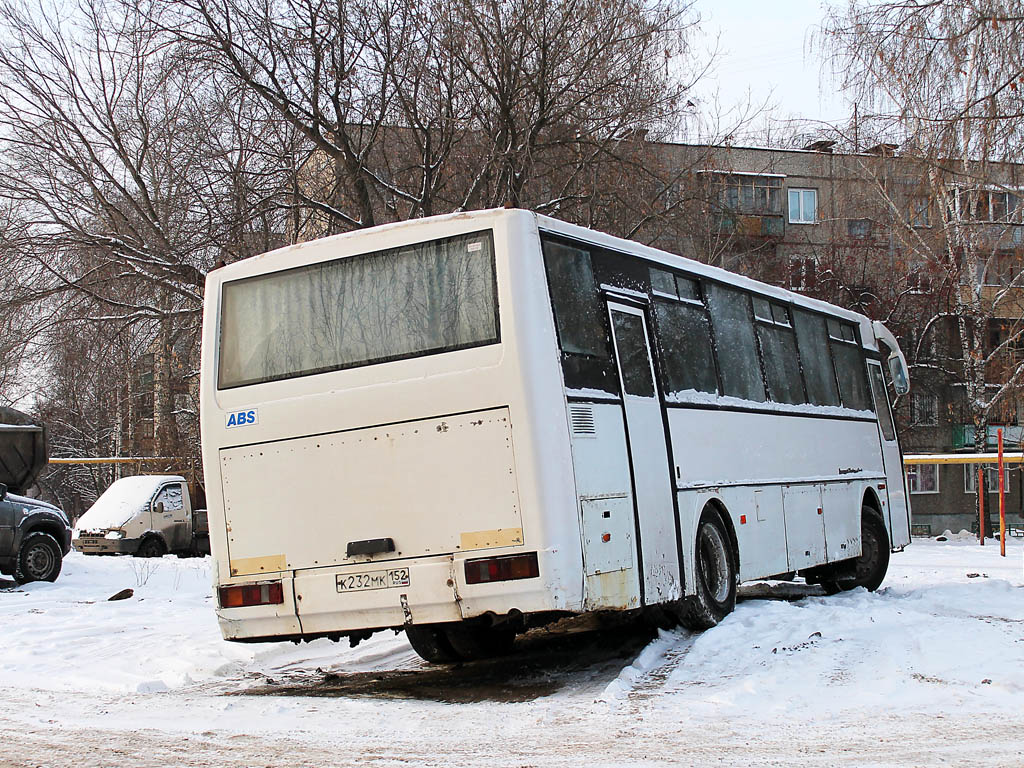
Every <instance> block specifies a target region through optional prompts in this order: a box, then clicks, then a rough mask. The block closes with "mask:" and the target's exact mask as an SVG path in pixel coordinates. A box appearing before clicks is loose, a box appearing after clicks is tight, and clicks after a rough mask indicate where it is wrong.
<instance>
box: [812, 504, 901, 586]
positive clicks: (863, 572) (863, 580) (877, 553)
mask: <svg viewBox="0 0 1024 768" xmlns="http://www.w3.org/2000/svg"><path fill="white" fill-rule="evenodd" d="M860 534H861V555H860V557H858V558H857V559H856V560H854V561H853V566H854V572H853V575H852V576H841V577H839V578H836V579H828V580H823V581H822V582H821V587H822V589H824V590H825V594H827V595H834V594H836V593H837V592H844V591H846V590H850V589H856V588H857V587H864V589H866V590H868V591H869V592H874V591H875V590H876V589H878V588H879V587H880V586H881V585H882V582H883V581H884V580H885V574H886V572H887V571H888V570H889V534H888V532H887V531H886V530H885V522H884V521H883V520H882V516H881V515H879V514H878V512H876V511H875V510H874V509H873V508H872V507H862V508H861V513H860Z"/></svg>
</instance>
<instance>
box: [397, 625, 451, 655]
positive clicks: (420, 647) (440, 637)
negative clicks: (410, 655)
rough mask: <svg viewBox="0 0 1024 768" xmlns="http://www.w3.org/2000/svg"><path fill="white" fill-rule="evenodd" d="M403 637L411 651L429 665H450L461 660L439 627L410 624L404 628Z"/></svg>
mask: <svg viewBox="0 0 1024 768" xmlns="http://www.w3.org/2000/svg"><path fill="white" fill-rule="evenodd" d="M405 636H406V638H407V639H408V640H409V645H411V646H412V649H413V650H414V651H416V653H417V654H418V655H419V656H420V658H422V659H424V660H425V661H429V662H430V663H431V664H452V663H454V662H457V661H461V660H462V659H461V658H460V657H459V654H457V653H456V652H455V649H454V648H452V646H451V644H450V643H449V642H448V637H447V635H446V634H445V632H444V630H443V629H442V628H441V627H438V626H437V625H434V624H419V625H417V624H411V625H409V626H407V627H406V628H405Z"/></svg>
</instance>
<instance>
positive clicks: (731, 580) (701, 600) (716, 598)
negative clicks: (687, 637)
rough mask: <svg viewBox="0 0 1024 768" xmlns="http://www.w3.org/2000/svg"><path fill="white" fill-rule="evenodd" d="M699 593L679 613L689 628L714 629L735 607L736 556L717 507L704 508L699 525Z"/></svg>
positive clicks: (697, 549) (697, 571)
mask: <svg viewBox="0 0 1024 768" xmlns="http://www.w3.org/2000/svg"><path fill="white" fill-rule="evenodd" d="M694 565H695V568H694V572H695V575H696V580H697V583H696V588H697V594H696V595H695V596H693V597H691V598H690V599H689V600H686V601H685V602H684V603H683V606H682V608H681V610H680V613H679V621H680V623H681V624H682V625H683V626H684V627H686V628H687V629H693V630H698V631H700V630H705V629H711V628H712V627H713V626H715V625H716V624H718V622H720V621H721V620H722V619H724V618H725V617H726V616H728V615H729V614H730V613H732V610H733V608H735V607H736V553H735V552H734V551H733V548H732V540H731V539H730V538H729V533H728V531H727V530H726V529H725V523H723V522H722V516H721V515H720V514H719V513H718V510H716V509H715V508H714V507H705V508H704V512H702V513H701V516H700V522H699V523H698V524H697V541H696V562H695V564H694Z"/></svg>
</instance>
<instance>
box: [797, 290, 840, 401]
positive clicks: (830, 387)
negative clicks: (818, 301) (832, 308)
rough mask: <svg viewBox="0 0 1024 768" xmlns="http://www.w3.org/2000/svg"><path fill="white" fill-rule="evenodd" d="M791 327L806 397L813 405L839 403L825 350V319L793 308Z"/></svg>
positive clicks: (829, 359) (827, 352)
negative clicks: (794, 333)
mask: <svg viewBox="0 0 1024 768" xmlns="http://www.w3.org/2000/svg"><path fill="white" fill-rule="evenodd" d="M793 328H794V330H795V331H796V342H797V346H798V348H799V349H800V363H801V364H802V365H803V369H804V382H805V383H806V384H807V399H808V400H810V402H812V403H813V404H814V405H839V388H838V385H837V384H836V374H835V370H834V369H833V368H832V355H831V354H830V352H829V349H828V336H827V335H826V333H825V318H823V317H822V316H821V315H815V314H813V313H812V312H805V311H803V310H800V309H794V310H793Z"/></svg>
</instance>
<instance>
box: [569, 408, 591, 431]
mask: <svg viewBox="0 0 1024 768" xmlns="http://www.w3.org/2000/svg"><path fill="white" fill-rule="evenodd" d="M569 428H570V429H571V430H572V435H573V437H595V436H596V435H597V425H596V424H595V423H594V409H593V408H591V407H590V406H589V405H570V406H569Z"/></svg>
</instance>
